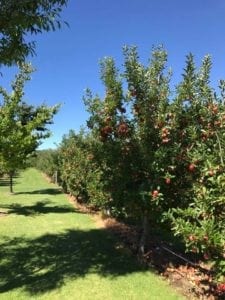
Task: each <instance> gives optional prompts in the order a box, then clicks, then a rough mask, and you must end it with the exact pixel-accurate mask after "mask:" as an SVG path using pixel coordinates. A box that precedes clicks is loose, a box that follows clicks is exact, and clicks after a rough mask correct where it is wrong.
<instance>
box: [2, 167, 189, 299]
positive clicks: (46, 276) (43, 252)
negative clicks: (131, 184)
mask: <svg viewBox="0 0 225 300" xmlns="http://www.w3.org/2000/svg"><path fill="white" fill-rule="evenodd" d="M16 180H17V184H16V185H15V193H14V194H13V195H12V194H9V193H8V187H7V185H2V186H0V199H1V201H0V214H1V215H2V216H4V217H1V218H0V299H4V300H14V299H23V300H26V299H44V300H52V299H54V300H58V299H60V300H61V299H66V300H72V299H79V300H80V299H81V300H82V299H83V300H84V299H85V300H87V299H93V300H98V299H99V300H101V299H109V300H111V299H112V300H113V299H115V300H120V299H121V300H124V299H128V300H129V299H134V300H135V299H141V300H145V299H146V300H149V299H156V300H157V299H159V300H160V299H168V300H175V299H177V300H181V299H183V297H182V296H181V295H180V294H179V293H177V292H176V291H174V289H172V288H171V287H170V286H169V285H168V283H167V282H166V281H165V280H162V278H161V277H160V276H156V275H155V273H154V272H153V271H151V269H150V268H149V267H147V266H144V265H141V264H140V263H139V262H138V261H137V259H136V258H135V256H134V255H132V253H131V251H129V250H128V249H127V248H126V247H124V246H123V245H122V244H121V242H120V241H119V240H118V239H117V238H116V237H115V236H114V235H113V234H112V232H111V231H110V230H108V229H107V228H97V227H96V223H95V222H94V221H93V220H92V218H90V216H89V215H88V214H87V213H83V212H81V211H80V210H79V209H78V208H74V207H73V206H72V205H71V204H70V203H69V201H68V199H67V198H66V197H65V195H64V194H62V193H61V191H60V190H59V189H58V188H57V187H56V186H55V185H53V184H49V183H47V182H46V181H45V180H44V179H43V177H42V175H41V174H40V173H38V172H37V171H36V170H27V171H26V172H24V173H22V174H21V177H18V178H17V179H16ZM37 187H38V188H39V189H38V188H37Z"/></svg>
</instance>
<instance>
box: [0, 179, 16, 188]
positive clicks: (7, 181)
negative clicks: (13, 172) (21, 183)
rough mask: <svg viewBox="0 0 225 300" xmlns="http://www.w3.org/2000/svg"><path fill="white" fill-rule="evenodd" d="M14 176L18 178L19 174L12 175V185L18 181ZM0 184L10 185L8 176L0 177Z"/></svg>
mask: <svg viewBox="0 0 225 300" xmlns="http://www.w3.org/2000/svg"><path fill="white" fill-rule="evenodd" d="M15 178H19V176H16V177H13V185H15V184H17V183H18V181H16V180H15ZM0 186H8V187H9V186H10V180H9V178H0Z"/></svg>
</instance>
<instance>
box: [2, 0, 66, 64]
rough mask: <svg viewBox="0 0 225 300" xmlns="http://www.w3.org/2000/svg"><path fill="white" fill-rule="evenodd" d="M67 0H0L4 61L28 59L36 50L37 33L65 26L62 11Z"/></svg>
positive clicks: (9, 62) (15, 61)
mask: <svg viewBox="0 0 225 300" xmlns="http://www.w3.org/2000/svg"><path fill="white" fill-rule="evenodd" d="M66 4H67V0H36V1H33V0H0V64H3V65H9V66H10V65H12V64H15V63H17V62H23V61H25V58H26V57H27V56H28V55H30V54H31V55H33V54H34V53H35V43H34V41H30V37H29V38H28V34H31V35H34V34H35V35H36V34H38V33H42V32H44V31H50V30H55V29H56V28H59V27H60V26H61V20H60V13H61V11H62V8H63V6H65V5H66Z"/></svg>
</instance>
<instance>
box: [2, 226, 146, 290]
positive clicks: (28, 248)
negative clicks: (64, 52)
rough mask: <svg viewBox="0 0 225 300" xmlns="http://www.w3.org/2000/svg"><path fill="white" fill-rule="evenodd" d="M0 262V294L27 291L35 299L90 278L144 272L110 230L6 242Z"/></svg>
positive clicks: (3, 245) (78, 232)
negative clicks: (91, 275)
mask: <svg viewBox="0 0 225 300" xmlns="http://www.w3.org/2000/svg"><path fill="white" fill-rule="evenodd" d="M0 258H1V260H0V274H1V276H0V293H4V292H7V291H10V290H13V289H16V288H24V289H25V290H26V291H27V292H29V293H30V295H31V296H32V295H33V296H34V295H37V294H42V293H45V292H48V291H51V290H54V289H56V288H58V287H60V286H62V285H63V284H64V280H65V279H76V278H80V277H84V276H85V275H86V274H99V275H100V276H109V277H115V276H121V275H125V274H130V273H132V272H144V269H143V267H141V266H139V265H138V263H136V262H135V260H134V258H133V257H132V256H129V255H128V254H124V252H123V250H121V248H119V247H117V246H116V243H115V241H114V239H113V238H112V236H111V235H110V234H109V233H108V232H107V230H106V229H93V230H90V231H81V230H67V231H66V232H64V233H62V234H46V235H43V236H41V237H39V238H36V239H25V238H15V239H11V240H5V241H4V242H3V243H1V244H0ZM75 284H76V282H74V285H75Z"/></svg>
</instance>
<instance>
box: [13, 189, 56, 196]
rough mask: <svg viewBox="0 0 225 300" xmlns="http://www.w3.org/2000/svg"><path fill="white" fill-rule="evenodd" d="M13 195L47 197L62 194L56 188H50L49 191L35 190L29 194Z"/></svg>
mask: <svg viewBox="0 0 225 300" xmlns="http://www.w3.org/2000/svg"><path fill="white" fill-rule="evenodd" d="M14 194H15V195H36V194H37V195H43V194H48V195H58V194H62V191H61V190H60V189H58V188H51V189H42V190H35V191H31V192H18V193H14Z"/></svg>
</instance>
